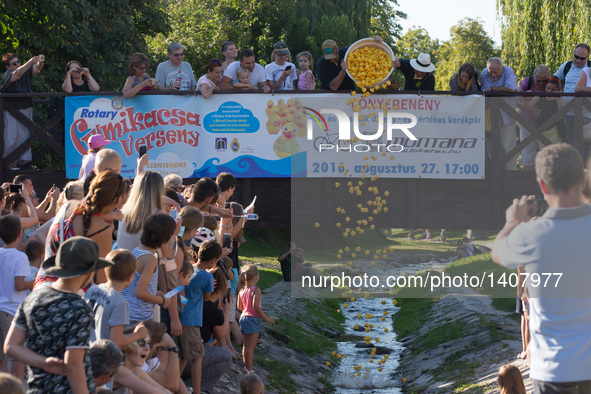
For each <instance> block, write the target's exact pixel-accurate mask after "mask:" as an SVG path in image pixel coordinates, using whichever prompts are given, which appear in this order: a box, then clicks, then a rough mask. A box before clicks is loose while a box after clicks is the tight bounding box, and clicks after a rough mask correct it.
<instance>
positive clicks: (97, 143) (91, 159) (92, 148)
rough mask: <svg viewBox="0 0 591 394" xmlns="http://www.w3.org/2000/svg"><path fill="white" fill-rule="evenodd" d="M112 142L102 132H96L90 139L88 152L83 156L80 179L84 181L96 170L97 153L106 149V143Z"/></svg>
mask: <svg viewBox="0 0 591 394" xmlns="http://www.w3.org/2000/svg"><path fill="white" fill-rule="evenodd" d="M110 143H111V141H109V140H106V139H105V137H103V135H102V134H94V135H92V136H91V137H90V138H89V139H88V153H87V154H86V155H84V157H83V158H82V166H81V167H80V175H79V176H78V179H79V180H81V181H84V180H85V179H86V177H87V176H88V174H90V173H91V172H93V171H94V164H95V161H96V155H97V153H99V152H100V151H101V150H103V149H105V145H109V144H110Z"/></svg>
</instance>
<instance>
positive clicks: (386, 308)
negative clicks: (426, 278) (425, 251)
mask: <svg viewBox="0 0 591 394" xmlns="http://www.w3.org/2000/svg"><path fill="white" fill-rule="evenodd" d="M442 264H445V263H442V262H441V261H436V260H431V261H429V262H426V263H418V264H410V265H407V266H405V267H401V268H393V269H391V270H388V272H386V273H385V274H386V275H400V274H401V273H407V274H413V273H416V272H419V271H422V270H425V269H429V268H434V267H436V266H439V265H442ZM362 290H364V291H371V289H362ZM345 304H346V307H345ZM398 310H400V308H398V307H397V306H396V305H395V304H394V303H393V299H392V298H363V297H357V298H355V299H354V301H351V300H350V299H347V300H346V301H344V302H343V303H342V304H341V311H342V313H343V315H344V316H345V323H344V331H345V335H355V336H357V337H359V338H357V339H355V340H352V341H344V342H338V344H337V346H338V348H337V350H336V353H337V355H340V360H339V364H338V366H337V368H336V370H335V373H334V375H333V380H332V384H333V385H334V387H335V389H336V392H337V393H342V394H349V393H360V392H363V393H380V394H382V393H383V394H386V393H388V394H395V393H401V392H402V390H401V385H402V378H403V377H402V376H401V375H400V372H399V371H398V366H399V364H400V354H401V353H402V350H403V349H404V347H403V345H402V343H400V342H398V340H397V335H396V333H395V332H394V331H393V330H392V317H393V315H394V314H395V313H396V312H397V311H398ZM366 323H367V325H368V326H369V325H370V324H371V325H373V327H371V328H370V331H369V332H366V331H365V329H366V328H369V327H365V324H366ZM355 325H357V329H355ZM385 330H387V332H386V331H385ZM365 337H370V338H371V341H370V345H366V342H365V340H364V339H363V338H365ZM377 338H379V340H378V339H377ZM366 346H367V347H366ZM373 348H375V350H376V352H375V355H374V356H372V355H371V353H372V350H373ZM343 355H345V356H343ZM386 355H387V356H386ZM386 357H387V358H386Z"/></svg>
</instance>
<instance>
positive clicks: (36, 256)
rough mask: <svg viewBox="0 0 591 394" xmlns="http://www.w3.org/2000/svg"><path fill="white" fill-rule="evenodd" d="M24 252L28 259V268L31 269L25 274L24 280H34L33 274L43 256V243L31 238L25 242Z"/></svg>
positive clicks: (37, 269) (35, 272) (34, 274)
mask: <svg viewBox="0 0 591 394" xmlns="http://www.w3.org/2000/svg"><path fill="white" fill-rule="evenodd" d="M25 254H26V255H27V258H28V259H29V266H30V267H29V269H30V271H31V273H30V275H27V277H26V278H25V281H35V276H36V275H37V271H39V267H40V266H41V263H42V262H43V257H44V256H45V245H44V244H43V242H41V241H39V240H38V239H31V240H29V242H28V243H27V246H25Z"/></svg>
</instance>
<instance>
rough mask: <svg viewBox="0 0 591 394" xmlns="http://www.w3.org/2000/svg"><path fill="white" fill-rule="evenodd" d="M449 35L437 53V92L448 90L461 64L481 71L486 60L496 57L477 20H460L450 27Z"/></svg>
mask: <svg viewBox="0 0 591 394" xmlns="http://www.w3.org/2000/svg"><path fill="white" fill-rule="evenodd" d="M450 35H451V38H450V39H449V41H445V42H444V43H443V44H442V45H441V46H440V47H439V49H438V51H437V59H438V62H437V64H436V65H437V85H436V88H437V90H449V80H450V78H451V76H452V75H453V74H455V73H456V72H457V71H458V69H459V68H460V66H461V65H462V64H464V63H472V64H473V65H474V66H475V67H476V68H477V69H478V70H479V71H482V70H483V69H484V68H485V67H486V62H487V60H488V59H490V58H491V57H493V56H498V53H497V51H495V49H494V42H493V40H492V38H490V37H489V36H488V34H487V33H486V31H485V30H484V27H483V25H482V21H481V20H479V19H470V18H465V19H462V20H461V21H459V22H458V23H457V24H456V25H454V26H452V27H451V29H450Z"/></svg>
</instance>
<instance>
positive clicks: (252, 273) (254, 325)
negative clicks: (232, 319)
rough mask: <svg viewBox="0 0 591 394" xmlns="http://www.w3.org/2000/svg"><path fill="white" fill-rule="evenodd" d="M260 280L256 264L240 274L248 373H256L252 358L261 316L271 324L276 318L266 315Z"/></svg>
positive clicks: (240, 301) (239, 284)
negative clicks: (259, 286) (262, 304)
mask: <svg viewBox="0 0 591 394" xmlns="http://www.w3.org/2000/svg"><path fill="white" fill-rule="evenodd" d="M258 281H259V271H258V269H257V267H256V265H249V266H248V267H246V269H245V270H244V271H242V273H241V274H240V281H239V282H238V288H239V289H240V293H239V294H238V309H239V310H241V311H242V314H241V315H240V330H241V331H242V334H243V335H244V345H243V346H242V358H243V359H244V369H243V372H244V373H245V374H246V375H250V374H252V373H254V370H253V369H252V360H253V358H254V349H255V348H256V346H257V340H258V339H259V332H260V331H261V318H262V319H265V321H266V322H267V323H269V324H273V323H275V319H274V318H272V317H269V316H267V315H265V312H263V309H262V307H261V289H259V288H258V287H257V286H256V284H257V283H258Z"/></svg>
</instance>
